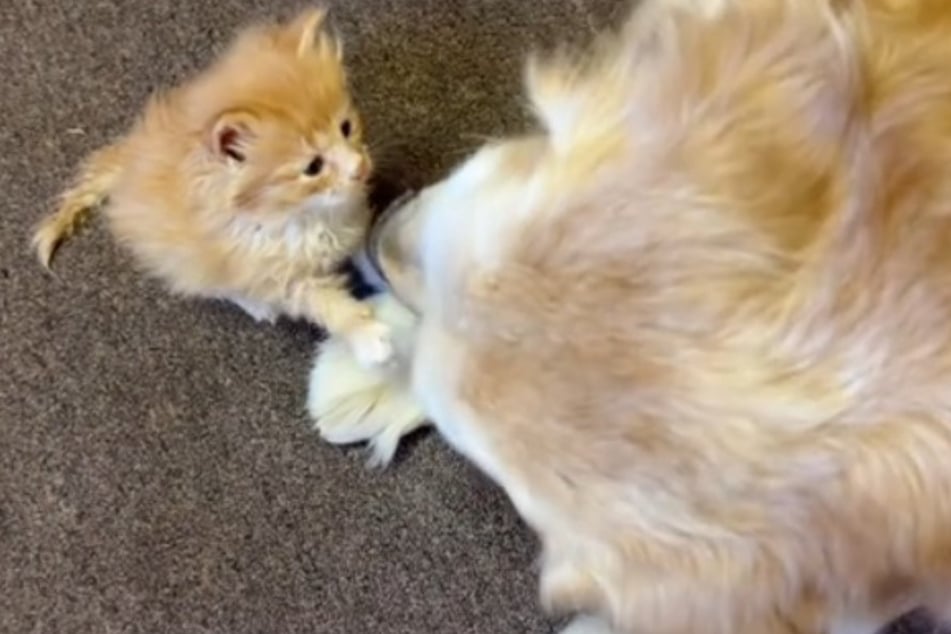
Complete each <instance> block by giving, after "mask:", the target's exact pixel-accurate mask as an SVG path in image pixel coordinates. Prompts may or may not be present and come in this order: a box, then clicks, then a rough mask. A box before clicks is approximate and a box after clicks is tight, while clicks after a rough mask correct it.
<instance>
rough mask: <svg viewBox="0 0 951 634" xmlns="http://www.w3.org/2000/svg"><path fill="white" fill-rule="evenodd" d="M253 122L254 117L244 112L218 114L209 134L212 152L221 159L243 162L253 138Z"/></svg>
mask: <svg viewBox="0 0 951 634" xmlns="http://www.w3.org/2000/svg"><path fill="white" fill-rule="evenodd" d="M254 123H255V121H254V117H252V116H251V115H250V114H248V113H246V112H225V113H223V114H221V115H219V116H218V118H217V119H215V123H214V124H213V125H212V127H211V131H210V135H209V145H210V147H211V151H212V153H213V154H214V155H215V156H217V157H218V158H220V159H221V160H223V161H235V162H238V163H243V162H244V160H245V159H246V158H247V155H248V147H249V146H250V144H251V141H253V140H254Z"/></svg>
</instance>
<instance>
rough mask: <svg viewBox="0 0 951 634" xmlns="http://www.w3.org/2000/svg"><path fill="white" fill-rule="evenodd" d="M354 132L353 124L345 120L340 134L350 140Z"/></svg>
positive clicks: (341, 125)
mask: <svg viewBox="0 0 951 634" xmlns="http://www.w3.org/2000/svg"><path fill="white" fill-rule="evenodd" d="M352 131H353V124H352V123H350V119H344V120H343V123H341V124H340V133H341V134H342V135H343V138H345V139H346V138H349V137H350V133H351V132H352Z"/></svg>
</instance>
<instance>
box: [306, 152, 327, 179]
mask: <svg viewBox="0 0 951 634" xmlns="http://www.w3.org/2000/svg"><path fill="white" fill-rule="evenodd" d="M323 169H324V159H323V157H320V156H315V157H314V160H312V161H311V162H310V163H308V164H307V167H305V168H304V174H306V175H307V176H317V175H318V174H320V172H321V170H323Z"/></svg>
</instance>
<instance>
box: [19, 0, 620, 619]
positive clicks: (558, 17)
mask: <svg viewBox="0 0 951 634" xmlns="http://www.w3.org/2000/svg"><path fill="white" fill-rule="evenodd" d="M621 4H622V3H621V2H620V1H619V0H535V1H533V2H528V1H526V0H481V1H477V0H468V1H467V0H449V1H447V0H350V1H344V0H339V1H338V2H336V3H335V5H334V6H333V11H332V16H333V20H334V22H335V23H336V25H337V26H338V27H339V30H340V32H341V33H342V34H343V36H344V38H345V40H346V46H347V53H348V56H349V60H350V61H349V64H350V66H351V68H352V77H353V81H354V85H355V88H356V91H357V94H358V100H359V103H360V105H361V106H362V109H363V111H364V115H365V117H366V121H367V124H368V127H369V134H370V138H371V141H372V144H373V146H374V147H375V148H376V154H377V156H378V158H379V159H380V160H381V162H382V164H383V166H384V168H385V169H384V171H385V172H387V171H389V172H392V173H393V174H395V175H397V176H396V178H398V179H403V180H405V181H411V182H415V183H421V182H427V181H430V180H432V179H434V178H436V177H438V175H440V174H441V173H443V172H444V170H445V169H446V168H447V167H448V166H450V165H452V164H453V163H455V162H456V161H457V160H459V159H460V158H461V157H462V156H463V155H464V154H465V153H466V152H467V151H468V150H470V149H471V148H472V147H474V146H475V145H476V144H477V143H478V142H479V140H480V139H481V138H484V137H485V136H491V135H496V134H499V133H503V132H506V131H512V130H518V129H519V127H520V126H521V125H522V124H523V112H522V109H521V102H520V93H519V76H520V73H521V60H522V58H523V56H524V54H525V53H526V51H527V50H529V49H530V48H531V47H534V46H545V45H549V44H551V43H553V42H556V41H563V40H566V39H569V40H583V39H585V38H587V37H588V33H589V32H590V30H591V29H592V28H597V27H599V26H601V25H604V24H609V23H611V22H612V21H613V20H616V18H617V16H618V15H620V14H621V13H622V11H623V8H622V6H621ZM298 6H299V5H298V3H296V2H293V1H291V0H268V1H267V2H264V1H263V0H216V1H214V2H198V1H195V0H191V1H186V0H15V1H14V0H7V1H5V2H3V3H2V7H0V71H2V82H3V83H2V88H0V192H2V199H0V632H2V633H4V634H7V633H9V634H21V633H22V634H26V633H37V634H44V633H56V634H73V633H77V634H78V633H85V632H90V633H92V632H95V633H119V632H121V633H125V632H147V633H150V634H151V633H161V632H174V633H180V634H192V633H194V634H198V633H216V634H217V633H221V634H226V633H227V634H243V633H249V634H250V633H262V634H264V633H267V634H271V633H274V634H277V633H281V634H284V633H293V632H302V633H303V632H307V633H334V634H336V633H340V634H344V633H346V634H350V633H353V634H362V633H373V634H375V633H381V634H397V633H406V634H424V633H430V632H434V633H435V632H440V633H448V634H454V633H460V634H461V633H470V632H471V633H477V634H489V633H491V634H508V633H512V634H522V633H526V634H528V633H536V632H537V633H543V632H547V631H549V629H550V627H551V623H548V622H546V621H545V620H544V619H542V618H541V617H540V616H539V610H538V608H537V606H536V600H535V596H536V595H535V576H534V567H533V558H534V553H535V544H534V541H533V539H532V537H531V535H530V534H529V533H528V531H527V530H526V529H525V528H524V527H523V526H522V524H521V523H520V522H519V521H518V519H517V518H516V516H515V515H514V513H513V512H512V511H511V510H510V508H509V506H508V505H507V503H506V502H505V500H504V499H503V497H502V496H501V495H500V494H499V492H497V491H496V490H495V488H494V487H493V486H491V485H490V484H489V483H488V482H487V481H486V480H485V479H484V478H483V477H481V476H480V475H479V474H478V473H476V472H475V470H474V469H472V468H471V467H469V466H467V465H466V464H465V463H464V462H463V461H462V460H461V459H459V458H458V457H456V456H454V455H453V454H451V453H450V452H449V451H448V450H447V449H446V448H445V447H444V446H443V445H442V444H441V443H440V442H439V440H438V439H437V438H436V437H434V436H432V435H425V434H424V435H421V436H419V437H417V438H416V439H414V440H413V442H411V443H409V445H408V446H407V447H406V448H405V449H404V450H403V451H401V453H400V458H399V462H398V463H397V465H396V466H395V467H394V468H392V469H391V470H389V471H388V472H385V473H382V474H380V473H374V472H370V471H367V470H366V469H365V468H364V458H365V456H364V454H363V453H362V452H361V451H360V450H358V449H350V450H341V449H338V448H333V447H329V446H326V445H324V444H322V443H321V442H320V441H319V440H318V438H317V437H316V436H315V435H314V434H313V433H311V432H310V431H309V430H308V427H307V420H306V418H305V416H304V413H303V407H302V405H303V400H304V389H305V379H306V374H307V372H308V369H309V367H310V360H311V357H312V354H313V347H314V345H313V342H314V340H315V333H314V332H312V331H311V330H309V329H307V328H305V327H301V326H294V325H282V326H279V327H277V328H271V327H265V326H258V325H255V324H254V323H252V322H251V321H250V320H249V319H248V318H246V317H245V316H244V315H243V314H241V313H239V312H238V311H237V310H235V309H233V308H231V307H229V306H226V305H223V304H222V305H218V304H214V303H201V302H193V301H185V300H180V299H175V298H171V297H169V296H168V295H167V294H165V293H164V292H163V291H162V289H161V288H160V287H159V285H158V284H156V283H155V282H153V281H151V280H148V279H145V278H143V277H142V276H141V275H139V274H137V273H136V272H135V271H134V269H133V267H132V266H131V262H130V260H129V258H128V257H127V256H126V254H125V253H123V252H121V251H120V250H119V249H117V248H116V247H115V246H114V245H113V244H112V243H111V241H110V240H109V239H108V237H107V236H106V234H105V233H104V231H103V230H102V228H101V226H94V227H93V229H92V230H90V231H87V232H86V233H85V234H84V235H82V237H81V238H79V239H77V240H75V241H73V242H72V243H70V244H69V245H67V247H66V248H65V249H64V250H63V251H61V253H60V257H59V259H58V260H57V264H56V270H57V271H58V275H57V277H55V278H51V277H49V276H47V275H45V274H44V273H43V272H42V271H41V270H40V267H39V266H38V265H37V264H36V263H35V261H34V260H33V257H32V255H31V253H30V252H29V250H28V246H27V243H28V238H29V229H30V227H31V225H32V224H33V222H35V220H36V219H37V218H38V217H39V216H40V215H41V214H42V213H44V212H45V211H47V210H48V209H49V206H50V203H51V199H52V197H53V196H54V195H56V193H57V192H58V191H59V189H60V188H61V186H62V185H63V184H64V183H65V181H66V180H67V178H68V177H69V175H70V173H71V171H72V169H73V167H74V165H75V164H76V163H77V161H78V160H79V159H80V158H81V157H82V156H83V155H84V154H85V153H86V152H88V151H89V150H91V149H93V148H95V147H97V146H99V145H101V144H102V143H104V142H105V141H106V140H107V139H108V138H109V137H110V136H111V135H113V134H115V133H118V132H120V131H121V130H123V129H124V128H125V126H126V125H127V124H128V123H129V122H130V120H131V118H132V116H133V115H134V114H135V113H136V112H137V111H138V109H139V107H140V105H141V103H142V102H143V100H144V99H145V97H146V95H147V94H148V93H149V92H150V90H151V89H153V88H155V87H157V86H161V85H168V84H170V83H173V82H175V81H177V80H179V79H180V78H182V77H183V76H184V75H185V74H187V73H189V72H191V71H192V70H194V69H196V68H198V67H199V66H200V65H202V64H203V63H204V62H206V61H207V60H208V59H209V58H210V57H211V55H212V54H213V51H214V50H215V48H216V47H218V46H220V45H221V44H222V43H223V42H225V41H226V40H227V38H228V36H229V34H230V33H231V32H232V29H233V28H234V27H236V26H237V25H239V24H241V23H243V22H246V21H247V20H249V19H252V18H255V17H259V16H265V15H272V14H281V13H287V12H288V11H293V10H294V9H296V8H297V7H298Z"/></svg>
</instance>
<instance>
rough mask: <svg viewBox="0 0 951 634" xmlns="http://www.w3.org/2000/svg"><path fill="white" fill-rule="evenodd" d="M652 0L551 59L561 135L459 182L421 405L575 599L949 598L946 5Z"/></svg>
mask: <svg viewBox="0 0 951 634" xmlns="http://www.w3.org/2000/svg"><path fill="white" fill-rule="evenodd" d="M657 4H658V3H656V2H655V7H654V8H653V9H651V8H645V9H641V10H640V11H639V12H637V13H635V16H634V21H633V22H632V24H631V26H630V28H629V29H628V30H627V32H626V33H625V35H623V36H621V37H620V38H619V39H618V40H615V41H613V42H611V43H607V44H605V45H604V46H603V47H602V48H601V49H600V50H599V52H598V53H597V54H596V55H595V56H594V58H593V59H591V60H588V61H586V62H583V63H574V62H570V61H566V60H562V61H554V62H552V63H550V64H548V65H545V66H536V67H535V68H534V69H533V71H532V72H531V73H530V77H529V86H530V91H531V93H532V98H533V101H534V103H535V106H536V108H537V110H538V112H539V115H540V118H541V120H542V122H543V123H544V124H545V126H546V128H547V133H546V135H545V136H544V137H539V138H535V139H529V140H520V141H514V142H511V143H510V144H506V143H502V144H499V145H498V146H495V147H493V148H489V149H487V150H485V151H483V152H482V153H480V154H479V155H477V156H475V157H474V158H473V159H472V160H471V161H470V163H469V164H468V165H467V166H464V167H463V168H462V169H461V170H460V171H459V172H457V173H456V174H455V175H454V176H451V177H450V178H449V179H448V180H447V181H446V182H444V183H442V184H440V185H438V186H437V187H438V188H439V190H440V192H441V193H440V197H439V198H438V201H439V202H438V204H439V206H440V209H437V210H434V211H433V212H432V213H433V214H434V220H433V223H432V226H433V227H435V228H438V227H439V226H440V223H441V222H442V223H445V226H446V227H448V226H450V225H452V226H454V227H455V228H454V230H453V231H452V232H450V233H451V235H450V234H449V233H445V234H439V232H438V231H435V230H434V232H433V236H434V237H433V239H435V240H443V241H444V242H445V243H446V244H444V245H442V246H439V247H436V246H433V245H432V244H430V247H431V248H430V249H429V252H430V255H429V256H428V257H429V258H430V260H429V261H428V266H429V267H430V268H432V269H433V270H434V271H438V272H433V273H431V274H430V277H429V281H430V288H429V291H428V296H427V303H426V310H425V311H424V313H425V315H426V318H425V320H424V324H423V326H422V329H421V333H420V340H419V350H418V354H417V358H416V368H415V373H416V387H417V392H418V393H419V394H420V395H421V396H422V399H423V401H424V403H425V406H426V408H427V411H429V412H430V413H431V414H432V416H433V417H434V419H435V420H436V422H437V425H438V426H439V427H440V429H441V430H442V431H443V433H444V434H446V436H447V437H448V438H449V439H450V441H451V442H453V443H454V444H455V445H456V446H457V447H458V448H459V449H460V450H462V451H463V452H465V453H466V454H467V455H469V456H470V457H471V458H473V459H474V460H475V461H476V462H477V463H479V464H480V465H481V466H482V467H483V468H484V469H485V470H486V471H488V472H489V473H490V474H491V475H493V477H495V478H496V479H497V480H498V481H499V482H500V483H501V484H502V485H503V486H504V487H505V488H506V490H507V491H508V492H509V494H510V495H511V497H512V499H513V501H514V502H515V504H516V505H517V506H518V507H519V510H520V511H521V513H522V514H523V515H524V516H525V518H526V519H527V521H529V522H530V523H531V525H532V526H533V527H534V528H535V529H536V530H537V531H538V532H539V534H540V535H541V537H542V539H543V543H544V548H545V559H544V568H543V596H544V598H545V600H546V601H548V602H549V603H551V604H552V605H553V606H554V607H557V608H563V609H578V610H584V611H591V612H596V613H600V614H605V615H607V616H609V617H610V619H611V620H613V621H614V622H616V624H617V625H618V626H619V627H620V628H622V629H623V631H625V632H628V631H630V632H652V633H656V632H670V633H678V634H679V633H681V632H683V633H687V632H709V633H715V632H722V633H724V634H726V633H730V634H735V633H747V632H748V633H750V634H770V633H771V632H793V631H806V632H818V631H823V630H824V629H825V628H826V627H838V628H844V627H845V626H846V625H847V624H848V625H850V626H851V625H855V624H856V623H857V621H856V620H855V619H856V618H858V617H862V618H868V619H869V623H871V624H874V625H880V624H881V620H882V619H887V618H889V617H891V616H894V612H895V611H896V610H900V609H903V608H904V607H906V606H907V605H908V604H909V603H908V602H915V601H932V602H935V603H940V602H941V601H943V600H944V599H945V597H944V596H942V589H943V587H944V585H945V582H946V581H947V575H948V573H949V572H951V459H949V456H951V387H949V386H951V290H949V289H951V255H949V254H951V4H949V3H945V2H936V1H924V0H922V1H919V2H891V3H889V2H885V1H884V0H881V1H879V2H874V1H868V2H831V1H819V0H808V1H807V2H792V1H790V2H782V1H780V0H776V1H766V0H762V1H754V0H749V1H748V2H743V1H737V2H735V3H733V4H734V5H735V6H734V7H733V8H730V9H727V10H725V11H724V12H723V13H722V14H721V15H720V16H719V17H716V18H707V17H700V16H698V15H692V14H691V13H690V12H689V11H687V12H683V13H680V12H677V11H673V12H671V13H669V14H666V15H665V14H664V11H663V10H662V9H658V8H657V7H656V5H657ZM892 7H893V8H892ZM652 10H653V11H656V13H654V14H649V13H648V12H649V11H652ZM639 19H640V20H645V21H646V20H648V19H649V20H650V21H651V22H650V24H646V23H643V22H642V23H640V24H638V22H637V21H638V20H639ZM433 200H437V199H436V198H434V199H433ZM453 201H455V203H456V204H455V205H453V204H450V203H451V202H453ZM434 204H435V203H434ZM470 211H471V213H470ZM437 216H438V217H437ZM453 223H454V224H453ZM485 236H494V237H493V239H492V240H486V239H483V238H484V237H485ZM938 607H940V606H938ZM846 621H848V623H846ZM797 628H798V629H797ZM839 631H846V630H844V629H840V630H839Z"/></svg>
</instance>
